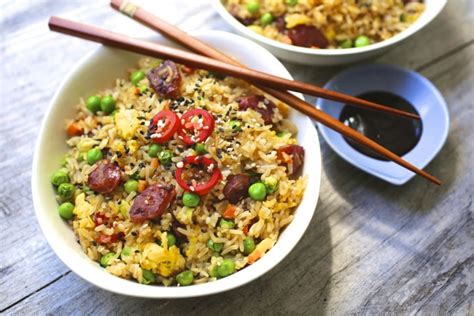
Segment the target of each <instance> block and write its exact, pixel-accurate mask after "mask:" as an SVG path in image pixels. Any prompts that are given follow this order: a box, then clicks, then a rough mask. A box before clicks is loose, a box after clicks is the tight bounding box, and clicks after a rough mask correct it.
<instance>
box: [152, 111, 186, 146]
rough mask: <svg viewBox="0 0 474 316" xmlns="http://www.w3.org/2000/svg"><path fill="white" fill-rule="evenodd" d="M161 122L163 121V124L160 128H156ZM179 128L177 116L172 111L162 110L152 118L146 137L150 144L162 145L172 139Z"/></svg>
mask: <svg viewBox="0 0 474 316" xmlns="http://www.w3.org/2000/svg"><path fill="white" fill-rule="evenodd" d="M161 120H164V123H163V125H162V126H158V124H159V122H160V121H161ZM160 125H161V124H160ZM179 126H180V123H179V117H178V115H176V113H174V112H173V111H170V110H163V111H160V112H158V114H156V115H155V116H154V117H153V118H152V120H151V122H150V126H149V127H148V136H149V137H150V138H151V141H152V142H154V143H158V144H162V143H165V142H166V141H168V140H169V139H170V138H171V137H173V135H174V134H175V133H176V131H177V130H178V128H179Z"/></svg>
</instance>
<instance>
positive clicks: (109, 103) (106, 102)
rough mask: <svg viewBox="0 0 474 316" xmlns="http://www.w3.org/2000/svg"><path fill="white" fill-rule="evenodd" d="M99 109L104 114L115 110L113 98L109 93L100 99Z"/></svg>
mask: <svg viewBox="0 0 474 316" xmlns="http://www.w3.org/2000/svg"><path fill="white" fill-rule="evenodd" d="M100 109H101V110H102V112H104V113H105V114H110V113H112V112H113V111H114V110H115V99H114V98H113V97H112V96H111V95H107V96H105V97H103V98H102V100H101V101H100Z"/></svg>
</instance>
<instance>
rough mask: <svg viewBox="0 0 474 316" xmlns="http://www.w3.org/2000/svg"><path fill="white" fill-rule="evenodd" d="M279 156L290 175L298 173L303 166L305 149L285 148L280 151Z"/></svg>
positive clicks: (290, 146)
mask: <svg viewBox="0 0 474 316" xmlns="http://www.w3.org/2000/svg"><path fill="white" fill-rule="evenodd" d="M283 153H285V154H286V155H283ZM277 154H278V158H279V159H280V160H281V161H282V163H283V164H284V165H286V166H287V168H288V174H289V175H294V174H296V173H298V172H299V171H300V169H301V167H302V166H303V163H304V148H303V147H301V146H299V145H286V146H283V147H281V148H279V149H278V151H277Z"/></svg>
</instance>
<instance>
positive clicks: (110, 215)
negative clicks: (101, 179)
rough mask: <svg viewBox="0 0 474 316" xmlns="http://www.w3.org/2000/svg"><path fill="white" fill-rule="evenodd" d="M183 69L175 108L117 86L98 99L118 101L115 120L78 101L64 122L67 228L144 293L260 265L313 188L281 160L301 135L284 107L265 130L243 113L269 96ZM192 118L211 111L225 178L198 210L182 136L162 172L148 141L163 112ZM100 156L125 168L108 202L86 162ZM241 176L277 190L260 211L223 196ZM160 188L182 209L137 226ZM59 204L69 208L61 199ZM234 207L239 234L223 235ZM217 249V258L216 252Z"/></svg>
mask: <svg viewBox="0 0 474 316" xmlns="http://www.w3.org/2000/svg"><path fill="white" fill-rule="evenodd" d="M159 64H160V61H158V60H154V59H150V58H143V59H140V60H139V62H138V67H137V68H138V69H141V70H143V71H144V72H149V71H150V69H152V68H154V67H157V66H158V65H159ZM178 68H179V71H180V73H181V76H182V84H181V87H180V95H179V97H177V98H167V97H162V96H160V95H158V93H156V92H155V91H154V89H152V88H151V87H150V81H149V79H148V78H146V77H145V78H143V79H142V80H141V81H140V82H139V84H132V82H131V81H130V80H129V79H123V78H122V79H117V80H116V81H115V85H114V86H113V87H111V88H110V89H106V90H104V91H98V92H97V96H99V97H104V96H112V97H113V99H114V100H115V102H116V104H115V110H114V112H112V113H110V114H109V115H107V114H105V113H103V112H101V111H99V112H97V113H95V114H94V113H92V112H91V111H90V110H89V109H88V107H87V105H86V100H84V99H81V100H80V101H79V103H78V104H77V114H76V116H75V117H74V119H73V120H72V121H69V122H67V125H68V131H69V127H70V126H71V124H73V125H74V126H75V131H76V133H74V132H73V133H70V136H71V137H69V138H68V140H67V144H68V146H69V148H70V149H69V151H68V152H67V154H66V155H65V157H64V160H63V162H62V163H63V169H62V170H63V171H66V172H67V174H68V176H69V182H70V183H71V184H72V185H74V187H75V191H74V194H73V196H72V198H70V199H69V202H71V203H72V204H73V205H74V209H73V215H72V218H70V219H69V220H68V223H69V224H70V226H71V228H72V229H73V231H74V233H75V235H76V236H77V238H78V242H79V243H80V246H81V247H82V249H83V251H84V252H85V253H86V254H87V255H88V256H89V257H90V258H91V259H92V260H94V261H96V262H98V263H101V265H102V266H104V267H105V270H106V271H108V272H109V273H111V274H113V275H116V276H118V277H122V278H125V279H131V280H136V281H138V282H140V283H143V284H161V285H166V286H168V285H179V283H180V282H177V281H176V279H177V275H179V273H181V272H183V271H191V272H192V283H193V284H199V283H204V282H208V281H214V280H216V279H218V278H220V277H223V275H220V274H219V273H216V269H217V268H218V267H220V266H221V265H222V264H223V262H224V261H225V260H231V261H232V262H233V263H234V265H235V269H234V270H235V271H238V270H240V269H243V268H245V267H246V266H248V265H249V264H251V263H253V262H255V261H256V260H258V259H259V258H260V257H262V256H263V255H264V254H265V252H267V251H268V250H269V249H270V248H272V247H273V245H274V244H275V242H277V239H278V236H279V234H280V232H281V231H282V229H283V228H284V227H285V226H286V225H288V224H289V223H290V222H291V221H292V219H293V216H294V215H293V212H294V210H295V208H296V207H297V206H298V204H299V203H300V201H301V199H302V196H303V193H304V190H305V186H306V178H305V177H303V176H300V175H290V174H289V172H288V168H289V167H288V165H285V164H284V163H282V158H281V156H280V155H279V154H278V150H279V149H280V148H282V147H284V146H288V145H294V144H296V143H297V141H296V138H295V135H296V132H297V129H296V127H295V126H294V125H293V124H292V123H291V122H290V121H289V120H288V117H287V116H288V108H287V106H286V105H284V104H282V103H280V102H279V101H277V100H272V101H273V102H274V104H275V105H276V107H275V109H274V110H273V114H272V117H271V120H272V121H271V123H270V124H266V123H265V121H264V119H263V117H262V115H261V113H259V112H258V111H256V110H252V109H247V110H241V109H239V104H238V100H239V98H240V97H243V96H248V95H263V93H262V92H261V91H259V90H257V89H256V88H255V87H253V86H250V85H249V84H247V83H245V82H243V81H241V80H238V79H235V78H231V77H224V78H222V77H219V76H217V75H215V74H212V73H209V72H207V71H204V70H194V69H189V68H187V67H184V66H181V65H178ZM134 70H136V69H130V70H129V73H132V72H133V71H134ZM265 98H268V99H271V97H269V96H265ZM259 106H261V104H260V105H259ZM192 108H201V109H205V110H207V111H208V112H210V113H211V114H212V115H213V117H214V119H215V129H214V131H213V133H212V134H211V135H210V136H209V137H208V138H207V139H206V141H205V143H204V145H205V149H206V151H207V154H206V157H209V158H211V159H213V160H214V161H215V162H216V163H217V167H218V168H219V170H220V172H221V174H222V177H221V179H220V180H219V182H218V183H217V184H216V185H215V186H214V187H213V188H212V190H211V191H210V192H209V193H207V194H204V195H201V196H200V204H199V205H198V206H197V207H188V206H184V205H183V202H182V200H181V199H182V196H183V194H184V190H183V188H182V187H180V185H179V184H178V183H177V181H176V178H175V173H176V169H177V165H179V164H180V162H181V164H182V161H183V160H184V158H185V157H187V156H193V155H196V150H195V147H194V146H187V145H186V144H183V142H182V140H181V139H180V138H179V137H177V136H176V135H175V136H174V137H173V138H171V139H170V140H169V141H167V142H166V143H165V144H161V146H162V147H163V150H164V149H167V150H169V151H171V152H172V158H171V163H165V164H162V163H160V161H159V160H158V159H157V158H155V157H151V156H150V154H149V148H150V146H151V145H152V144H153V142H152V140H151V139H150V137H149V134H147V132H148V129H149V125H150V121H151V120H152V118H153V117H154V116H155V115H156V114H157V113H159V112H160V111H162V110H164V109H169V110H172V111H174V112H175V113H177V114H178V116H182V114H183V113H184V112H185V111H187V110H189V109H192ZM235 120H237V121H239V122H241V125H240V126H239V129H238V130H237V131H236V130H235V129H234V128H232V126H230V125H229V122H230V121H235ZM77 131H79V132H77ZM93 148H98V149H100V151H101V152H102V153H103V158H104V159H106V160H107V161H110V162H112V163H114V164H115V165H116V166H118V167H119V168H120V172H121V184H120V185H119V186H118V187H117V188H115V189H114V190H113V191H111V192H110V193H104V194H102V193H100V192H96V191H94V190H92V189H91V188H90V186H89V183H88V179H89V178H90V176H91V174H92V173H93V172H94V170H95V169H96V168H97V166H96V164H90V163H88V159H87V153H88V151H90V150H91V149H93ZM283 156H285V157H287V155H283ZM287 158H288V157H287ZM241 173H246V174H249V175H251V176H252V177H253V178H255V180H254V181H257V182H262V183H263V182H265V181H266V179H272V181H273V183H277V184H278V185H277V187H276V189H275V190H274V192H270V191H269V192H267V195H266V197H265V199H263V200H261V201H258V200H254V199H252V198H251V197H249V196H244V197H243V198H241V199H239V200H238V201H237V202H236V203H235V204H231V203H230V202H229V201H228V200H227V199H226V196H225V194H224V192H223V191H224V188H225V185H226V183H227V182H228V180H229V179H230V176H231V175H235V174H241ZM129 179H136V180H137V181H138V183H139V187H138V190H136V191H135V190H133V191H131V192H130V193H127V191H126V190H124V187H123V184H124V183H125V182H126V181H127V180H129ZM155 183H161V184H166V185H171V186H172V187H174V189H175V190H176V199H175V200H174V201H173V202H172V203H171V205H170V207H169V208H168V209H167V210H166V212H164V213H163V214H162V215H161V216H158V217H156V218H154V219H153V220H146V221H142V222H136V221H133V220H132V219H131V216H130V209H131V207H132V205H133V204H134V202H136V199H137V197H139V196H140V194H141V192H143V190H144V189H145V188H146V187H147V186H150V185H153V184H155ZM129 191H130V190H129ZM66 200H68V199H66ZM58 201H59V202H60V203H62V202H65V199H64V198H61V197H58ZM230 207H231V208H233V209H232V212H231V216H230V218H227V219H228V220H230V221H231V222H232V223H233V225H231V226H229V225H227V226H226V225H220V222H221V221H222V220H223V217H224V214H226V212H228V211H229V208H230ZM170 235H172V236H170ZM170 237H173V238H170ZM248 239H251V240H252V242H253V243H254V244H255V247H252V249H251V250H252V251H251V252H250V253H249V252H248V251H247V252H246V251H245V250H246V248H245V247H246V245H245V242H246V240H248ZM216 244H217V245H220V247H219V248H220V249H217V250H216V248H215V247H212V245H216ZM217 271H219V270H217ZM232 272H233V271H232Z"/></svg>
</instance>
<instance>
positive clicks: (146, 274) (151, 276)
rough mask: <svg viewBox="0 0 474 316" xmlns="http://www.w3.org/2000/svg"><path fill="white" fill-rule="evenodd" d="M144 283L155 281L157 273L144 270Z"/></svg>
mask: <svg viewBox="0 0 474 316" xmlns="http://www.w3.org/2000/svg"><path fill="white" fill-rule="evenodd" d="M142 276H143V284H150V283H155V280H156V279H155V274H154V273H153V272H151V271H150V270H145V269H143V270H142Z"/></svg>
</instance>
